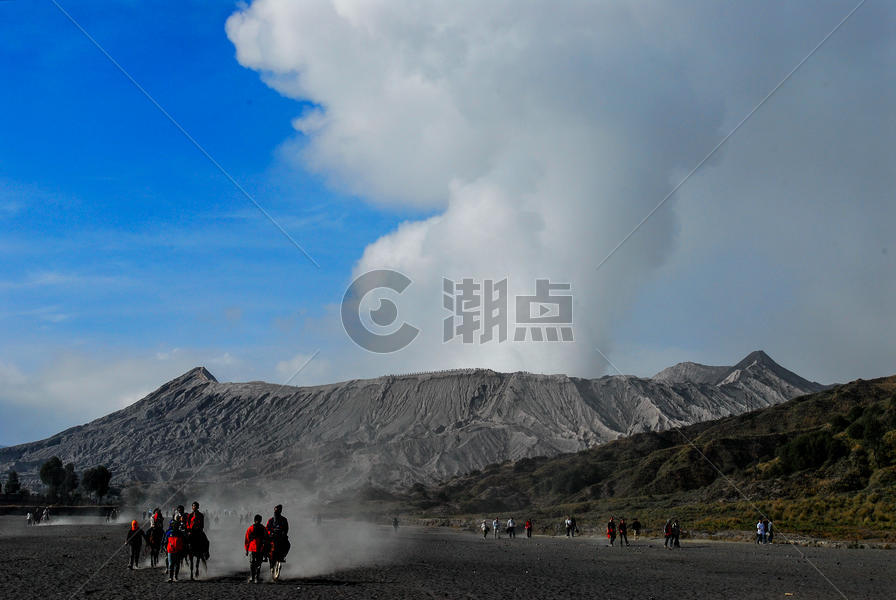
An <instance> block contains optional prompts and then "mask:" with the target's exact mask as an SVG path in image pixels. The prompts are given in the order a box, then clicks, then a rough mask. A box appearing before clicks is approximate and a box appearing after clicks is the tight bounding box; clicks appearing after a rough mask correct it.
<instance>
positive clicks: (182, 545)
mask: <svg viewBox="0 0 896 600" xmlns="http://www.w3.org/2000/svg"><path fill="white" fill-rule="evenodd" d="M182 520H183V517H182V516H181V515H180V514H177V513H176V514H175V515H174V520H172V521H171V525H170V526H169V527H168V531H166V532H165V540H164V545H165V552H167V553H168V558H167V560H166V562H167V569H166V571H167V573H168V581H177V576H178V574H180V563H181V561H182V560H183V558H184V552H186V550H187V539H186V537H187V534H186V530H185V529H184V527H183V524H182Z"/></svg>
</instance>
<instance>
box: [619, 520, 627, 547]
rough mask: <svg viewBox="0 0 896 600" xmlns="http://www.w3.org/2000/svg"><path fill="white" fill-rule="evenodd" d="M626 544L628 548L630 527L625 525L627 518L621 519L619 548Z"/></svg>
mask: <svg viewBox="0 0 896 600" xmlns="http://www.w3.org/2000/svg"><path fill="white" fill-rule="evenodd" d="M623 542H625V545H626V546H628V525H626V523H625V517H623V518H621V519H619V547H620V548H622V543H623Z"/></svg>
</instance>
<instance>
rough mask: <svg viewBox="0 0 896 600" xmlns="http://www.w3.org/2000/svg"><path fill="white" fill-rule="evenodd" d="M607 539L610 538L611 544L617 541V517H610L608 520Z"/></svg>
mask: <svg viewBox="0 0 896 600" xmlns="http://www.w3.org/2000/svg"><path fill="white" fill-rule="evenodd" d="M607 539H608V540H610V546H612V545H613V544H614V543H615V542H616V520H615V517H610V520H609V521H608V522H607Z"/></svg>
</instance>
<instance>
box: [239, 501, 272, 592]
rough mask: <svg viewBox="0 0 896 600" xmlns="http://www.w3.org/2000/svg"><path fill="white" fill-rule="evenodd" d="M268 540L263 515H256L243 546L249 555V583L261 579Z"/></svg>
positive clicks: (257, 581) (247, 531)
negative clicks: (262, 522)
mask: <svg viewBox="0 0 896 600" xmlns="http://www.w3.org/2000/svg"><path fill="white" fill-rule="evenodd" d="M267 542H268V533H267V530H266V529H265V527H264V525H262V524H261V515H255V517H254V518H253V519H252V524H251V525H249V529H247V530H246V537H245V539H244V541H243V548H244V549H245V551H246V556H248V557H249V583H259V582H260V581H261V563H262V561H263V560H264V550H265V546H266V545H267Z"/></svg>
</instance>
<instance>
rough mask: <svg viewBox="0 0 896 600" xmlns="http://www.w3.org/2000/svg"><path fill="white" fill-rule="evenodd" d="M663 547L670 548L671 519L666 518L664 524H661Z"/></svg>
mask: <svg viewBox="0 0 896 600" xmlns="http://www.w3.org/2000/svg"><path fill="white" fill-rule="evenodd" d="M663 538H664V539H663V547H664V548H668V549H669V550H671V549H672V546H671V542H672V519H666V524H665V525H663Z"/></svg>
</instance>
